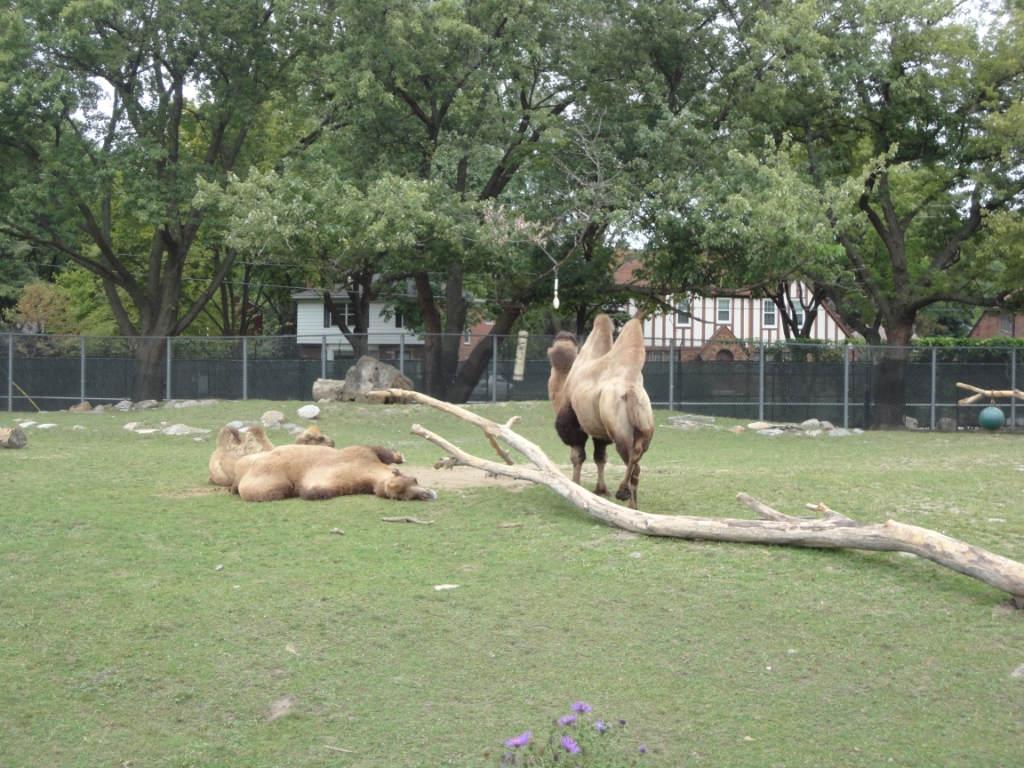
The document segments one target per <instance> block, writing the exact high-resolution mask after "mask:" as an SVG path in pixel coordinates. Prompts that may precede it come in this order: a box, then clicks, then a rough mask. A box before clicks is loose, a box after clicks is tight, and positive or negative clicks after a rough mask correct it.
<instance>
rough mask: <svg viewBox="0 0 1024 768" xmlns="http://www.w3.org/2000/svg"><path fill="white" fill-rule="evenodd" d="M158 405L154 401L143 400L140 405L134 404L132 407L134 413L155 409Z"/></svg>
mask: <svg viewBox="0 0 1024 768" xmlns="http://www.w3.org/2000/svg"><path fill="white" fill-rule="evenodd" d="M158 405H160V403H158V402H157V401H156V400H143V401H142V402H141V403H136V404H135V405H134V406H133V407H134V408H135V410H136V411H148V410H149V409H150V408H156V407H157V406H158Z"/></svg>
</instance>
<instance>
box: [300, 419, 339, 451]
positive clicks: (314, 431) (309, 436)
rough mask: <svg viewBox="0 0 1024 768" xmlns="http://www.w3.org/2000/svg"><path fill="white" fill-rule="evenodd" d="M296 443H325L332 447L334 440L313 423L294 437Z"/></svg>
mask: <svg viewBox="0 0 1024 768" xmlns="http://www.w3.org/2000/svg"><path fill="white" fill-rule="evenodd" d="M295 444H296V445H326V446H327V447H328V448H333V447H334V441H333V440H331V438H329V437H328V436H327V435H325V434H324V433H323V432H321V431H320V428H319V427H318V426H317V425H316V424H314V425H313V426H311V427H310V428H309V429H307V430H306V431H305V432H303V433H302V434H301V435H299V436H298V437H296V438H295Z"/></svg>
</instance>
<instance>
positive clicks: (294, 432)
mask: <svg viewBox="0 0 1024 768" xmlns="http://www.w3.org/2000/svg"><path fill="white" fill-rule="evenodd" d="M288 434H289V436H291V437H298V436H299V435H304V434H306V430H304V429H303V428H302V427H295V429H293V430H292V431H291V432H289V433H288Z"/></svg>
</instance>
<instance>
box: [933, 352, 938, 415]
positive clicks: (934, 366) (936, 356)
mask: <svg viewBox="0 0 1024 768" xmlns="http://www.w3.org/2000/svg"><path fill="white" fill-rule="evenodd" d="M937 360H938V350H937V349H936V348H935V347H932V432H934V431H935V382H936V370H937V363H936V361H937Z"/></svg>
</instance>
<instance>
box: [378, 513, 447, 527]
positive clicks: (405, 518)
mask: <svg viewBox="0 0 1024 768" xmlns="http://www.w3.org/2000/svg"><path fill="white" fill-rule="evenodd" d="M381 520H383V521H384V522H385V523H416V525H433V524H434V521H433V520H420V519H419V518H417V517H409V516H408V515H402V516H401V517H382V518H381Z"/></svg>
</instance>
